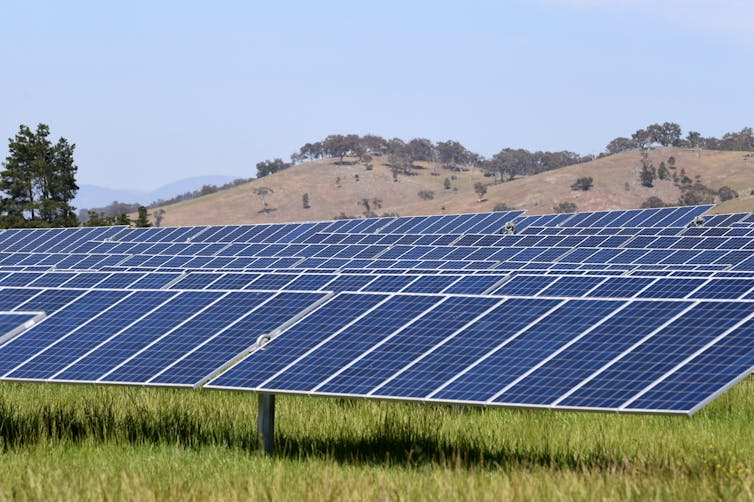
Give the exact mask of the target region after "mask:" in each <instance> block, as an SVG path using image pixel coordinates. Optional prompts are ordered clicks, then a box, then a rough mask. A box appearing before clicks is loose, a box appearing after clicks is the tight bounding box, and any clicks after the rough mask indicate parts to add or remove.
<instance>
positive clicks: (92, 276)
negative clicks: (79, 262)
mask: <svg viewBox="0 0 754 502" xmlns="http://www.w3.org/2000/svg"><path fill="white" fill-rule="evenodd" d="M109 275H110V274H107V273H101V272H82V273H80V274H76V276H75V277H73V278H72V279H71V280H69V281H67V282H65V283H64V284H63V286H65V287H66V288H92V287H94V286H96V285H97V284H99V283H100V282H102V281H103V280H104V279H106V278H107V277H108V276H109Z"/></svg>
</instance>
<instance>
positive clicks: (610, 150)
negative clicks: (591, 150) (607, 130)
mask: <svg viewBox="0 0 754 502" xmlns="http://www.w3.org/2000/svg"><path fill="white" fill-rule="evenodd" d="M636 146H637V145H636V142H635V141H634V140H632V139H630V138H623V137H618V138H615V139H614V140H612V141H611V142H610V143H608V144H607V146H606V147H605V152H606V153H607V154H608V155H615V154H616V153H620V152H625V151H626V150H631V149H634V148H636Z"/></svg>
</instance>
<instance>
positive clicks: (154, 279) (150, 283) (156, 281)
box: [128, 272, 181, 289]
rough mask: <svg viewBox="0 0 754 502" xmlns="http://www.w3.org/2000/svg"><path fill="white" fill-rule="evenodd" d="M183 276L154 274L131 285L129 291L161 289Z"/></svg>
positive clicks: (164, 273)
mask: <svg viewBox="0 0 754 502" xmlns="http://www.w3.org/2000/svg"><path fill="white" fill-rule="evenodd" d="M180 276H181V274H175V273H167V272H152V273H150V274H146V275H145V276H144V277H142V278H141V279H138V280H136V281H135V282H133V283H131V284H130V285H129V286H128V288H129V289H160V288H163V287H165V286H167V285H168V284H170V283H171V282H172V281H174V280H176V279H178V278H179V277H180Z"/></svg>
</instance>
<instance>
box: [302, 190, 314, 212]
mask: <svg viewBox="0 0 754 502" xmlns="http://www.w3.org/2000/svg"><path fill="white" fill-rule="evenodd" d="M301 205H302V206H303V207H304V209H309V208H310V207H312V206H310V205H309V194H308V193H304V195H302V196H301Z"/></svg>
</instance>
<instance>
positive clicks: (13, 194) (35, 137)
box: [0, 124, 78, 227]
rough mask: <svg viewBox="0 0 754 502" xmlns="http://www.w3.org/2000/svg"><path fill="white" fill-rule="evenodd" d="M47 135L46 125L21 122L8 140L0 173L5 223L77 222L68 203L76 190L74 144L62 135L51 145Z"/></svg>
mask: <svg viewBox="0 0 754 502" xmlns="http://www.w3.org/2000/svg"><path fill="white" fill-rule="evenodd" d="M49 135H50V128H49V127H48V126H47V125H46V124H39V125H37V129H36V131H32V130H31V129H30V128H29V127H28V126H26V125H23V124H22V125H21V126H19V131H18V133H17V134H16V136H15V137H14V138H11V139H9V140H8V149H9V155H8V157H7V158H6V160H5V163H4V166H3V167H4V169H3V171H2V172H0V189H2V190H3V192H5V197H4V198H3V200H2V210H3V212H4V213H5V214H4V217H5V220H6V221H5V223H6V226H16V227H25V226H76V225H78V218H77V217H76V214H75V212H74V208H73V207H72V206H71V204H70V202H71V201H72V200H73V198H74V197H75V196H76V192H77V191H78V186H77V185H76V171H77V167H76V165H75V164H74V161H73V152H74V150H75V148H76V145H74V144H71V143H69V142H68V140H67V139H65V138H60V139H59V140H58V142H57V143H56V144H55V145H53V144H52V143H51V142H50V141H49V140H48V136H49Z"/></svg>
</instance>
